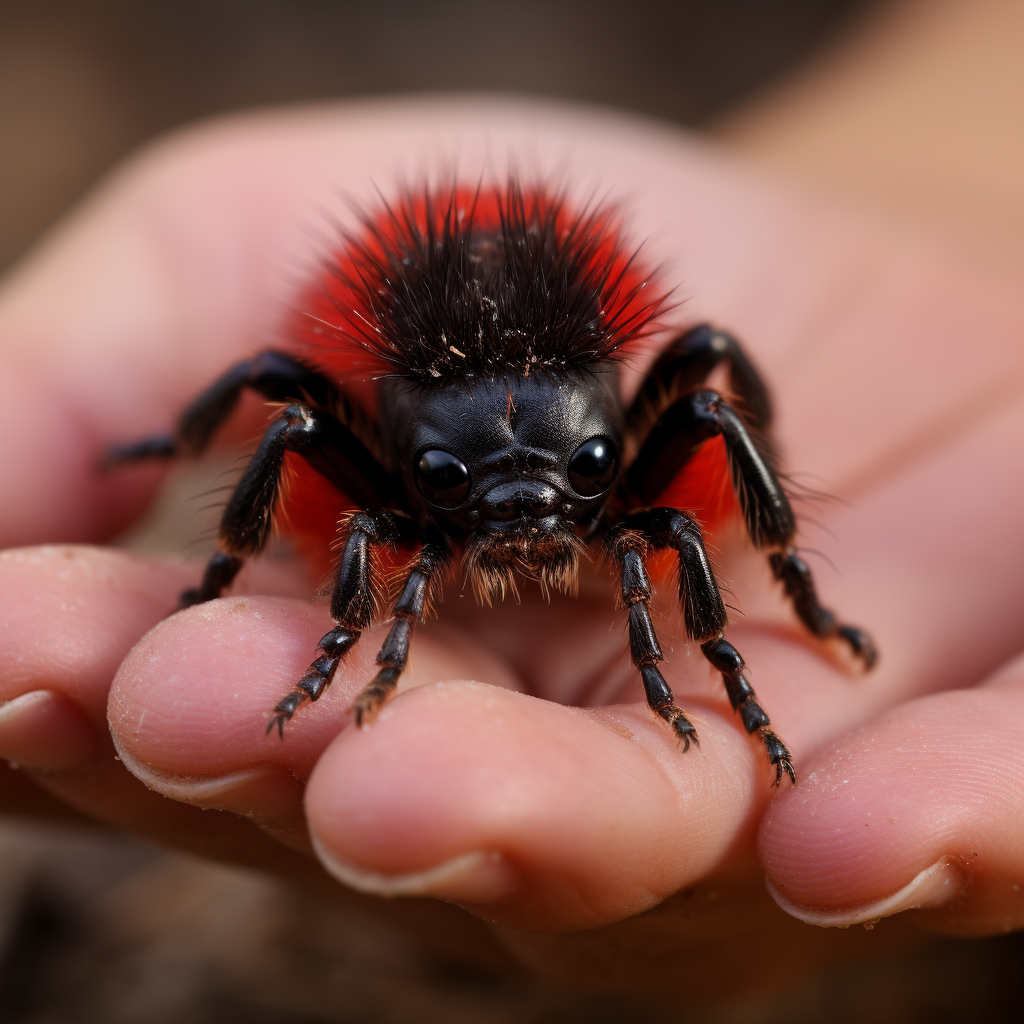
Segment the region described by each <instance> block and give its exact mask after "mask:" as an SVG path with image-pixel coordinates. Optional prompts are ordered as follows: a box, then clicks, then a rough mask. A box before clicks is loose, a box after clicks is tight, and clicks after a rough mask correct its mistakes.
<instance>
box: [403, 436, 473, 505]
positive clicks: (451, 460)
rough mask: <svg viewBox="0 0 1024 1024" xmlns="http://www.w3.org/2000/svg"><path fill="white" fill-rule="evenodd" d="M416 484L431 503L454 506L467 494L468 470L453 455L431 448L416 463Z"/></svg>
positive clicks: (459, 503)
mask: <svg viewBox="0 0 1024 1024" xmlns="http://www.w3.org/2000/svg"><path fill="white" fill-rule="evenodd" d="M416 486H417V487H418V488H419V492H420V494H422V495H423V497H424V498H426V499H427V501H429V502H430V503H431V504H432V505H439V506H440V507H441V508H455V507H456V506H458V505H461V504H462V503H463V502H464V501H465V500H466V496H467V495H468V494H469V470H468V469H466V466H465V464H464V463H463V462H461V461H460V460H459V459H457V458H455V456H454V455H449V454H448V452H442V451H440V450H439V449H437V448H433V449H431V450H430V451H429V452H424V453H423V454H422V455H421V456H420V461H419V462H418V463H417V464H416Z"/></svg>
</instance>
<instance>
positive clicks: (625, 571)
mask: <svg viewBox="0 0 1024 1024" xmlns="http://www.w3.org/2000/svg"><path fill="white" fill-rule="evenodd" d="M607 548H608V551H609V553H610V554H611V556H612V558H614V559H615V561H616V563H617V565H618V569H619V579H620V582H621V584H622V603H623V605H624V606H625V607H626V608H627V609H628V610H629V654H630V658H631V659H632V661H633V664H634V665H635V666H636V668H637V669H638V670H639V672H640V678H641V679H642V680H643V684H644V693H645V694H646V695H647V703H648V705H649V706H650V708H651V710H652V711H656V712H657V713H658V714H659V715H661V717H662V718H664V719H665V721H666V722H668V724H669V725H671V726H672V728H673V730H674V731H675V734H676V736H678V737H679V738H680V739H681V740H682V741H683V744H684V745H683V750H684V752H685V751H687V750H689V749H690V743H691V741H692V742H693V743H698V744H699V741H698V739H697V731H696V729H694V727H693V723H692V722H691V721H690V720H689V719H688V718H687V717H686V715H685V714H684V713H683V711H682V709H681V708H679V707H677V706H676V704H675V698H674V697H673V696H672V690H671V689H670V688H669V685H668V683H666V682H665V677H664V676H663V675H662V674H661V670H660V669H659V668H658V662H659V661H664V660H665V656H664V655H663V654H662V653H661V646H660V645H659V643H658V637H657V634H656V633H655V631H654V623H653V622H651V613H650V610H649V609H648V607H647V604H648V602H649V601H650V599H651V581H650V579H649V578H648V576H647V570H646V568H645V567H644V555H645V554H646V552H647V541H646V540H645V539H644V537H643V536H642V535H641V534H640V533H638V532H636V531H635V530H629V529H624V528H621V527H619V528H616V529H614V530H613V531H612V532H611V533H610V534H609V536H608V541H607Z"/></svg>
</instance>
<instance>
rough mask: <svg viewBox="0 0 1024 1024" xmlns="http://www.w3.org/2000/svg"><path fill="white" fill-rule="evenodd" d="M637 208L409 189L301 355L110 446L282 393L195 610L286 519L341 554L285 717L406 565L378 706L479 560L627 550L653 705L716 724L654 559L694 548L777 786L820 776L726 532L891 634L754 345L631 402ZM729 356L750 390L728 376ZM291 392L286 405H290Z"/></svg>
mask: <svg viewBox="0 0 1024 1024" xmlns="http://www.w3.org/2000/svg"><path fill="white" fill-rule="evenodd" d="M665 307H666V295H665V293H664V292H663V291H659V290H658V286H657V284H656V282H655V281H654V278H653V277H652V275H651V273H650V272H649V271H648V269H647V268H645V267H644V266H643V265H642V262H641V260H640V259H639V257H638V254H637V253H635V252H631V251H629V250H628V249H627V248H625V247H624V245H623V244H622V241H621V237H620V233H619V227H618V222H617V220H616V217H615V216H614V215H613V214H612V213H611V212H610V211H609V210H607V209H605V208H602V207H600V206H597V205H591V206H585V207H583V208H581V209H574V208H573V207H572V205H571V204H570V203H569V201H568V200H567V199H566V198H565V196H564V195H561V194H557V193H554V192H551V191H549V190H547V189H545V188H542V187H537V188H532V189H524V188H522V187H520V185H519V184H518V183H516V182H515V181H510V182H509V183H507V184H505V185H503V186H500V187H490V188H483V187H481V188H478V189H476V190H473V189H465V188H461V187H458V186H454V187H452V188H451V189H450V190H447V191H431V190H429V189H428V190H425V191H424V192H422V193H419V194H417V193H411V192H407V193H405V194H403V195H401V196H400V197H399V199H398V201H397V202H396V203H395V204H394V205H388V204H381V206H380V208H379V209H377V210H375V211H373V212H370V213H368V214H365V215H363V217H362V219H361V224H360V227H359V229H358V230H357V231H354V232H352V233H350V234H348V235H347V236H345V238H344V240H343V244H342V246H341V247H340V251H339V252H337V253H336V254H335V255H334V257H333V258H332V260H331V261H330V262H329V263H328V264H327V266H326V269H325V271H324V272H323V273H322V275H320V277H319V278H318V279H317V280H315V281H314V282H313V283H312V284H311V285H310V286H309V287H308V288H307V289H306V290H305V291H304V293H303V294H302V295H301V296H300V298H299V300H298V302H297V303H296V307H295V315H294V317H293V318H292V320H291V322H290V326H289V330H288V335H289V342H290V343H289V349H290V350H289V351H287V352H286V351H276V350H271V351H264V352H261V353H260V354H258V355H256V356H255V357H253V358H251V359H247V360H245V361H244V362H241V363H238V364H237V365H235V366H233V367H232V368H231V369H229V370H228V371H227V372H226V373H225V374H224V375H223V376H222V377H221V378H220V379H218V380H217V381H216V382H215V383H214V384H212V385H211V386H210V387H209V388H208V389H207V390H206V391H204V392H203V393H202V394H201V395H200V396H199V397H198V398H197V399H196V400H195V401H194V402H193V403H192V404H191V405H190V406H189V407H188V408H187V409H186V410H185V411H184V413H183V414H182V416H181V417H180V420H179V422H178V425H177V429H176V431H175V433H174V434H173V435H171V436H166V437H155V438H150V439H147V440H144V441H141V442H139V443H136V444H130V445H122V446H118V447H116V448H114V449H113V450H112V451H111V453H110V456H109V459H108V462H110V463H122V462H131V461H135V460H139V459H145V458H150V457H172V456H178V455H183V454H195V453H198V452H201V451H202V450H203V449H205V448H206V447H207V446H208V445H209V443H210V442H211V440H212V438H213V436H214V434H215V432H216V431H217V429H218V427H219V426H220V425H221V424H222V423H223V422H224V420H225V419H226V418H227V417H228V416H229V415H230V413H231V412H232V410H233V409H234V407H235V405H236V403H237V401H238V399H239V396H240V394H241V392H242V391H243V389H246V388H250V389H252V390H254V391H256V392H257V393H258V394H260V395H262V396H264V397H265V398H266V399H267V400H268V401H270V402H272V403H278V404H279V406H278V409H277V411H276V413H275V415H274V419H273V421H272V422H271V423H270V426H269V427H268V428H267V431H266V433H265V434H264V436H263V439H262V441H261V442H260V445H259V447H258V449H257V451H256V453H255V455H254V456H253V457H252V459H251V461H250V462H249V464H248V467H247V469H246V470H245V472H244V474H243V476H242V479H241V481H240V482H239V484H238V486H237V488H236V489H235V491H234V493H233V494H232V496H231V498H230V500H229V501H228V503H227V507H226V508H225V510H224V514H223V519H222V521H221V526H220V532H219V542H220V543H219V550H218V552H217V553H216V554H215V555H214V556H213V557H212V558H211V560H210V562H209V564H208V566H207V568H206V571H205V574H204V575H203V578H202V582H201V583H200V585H199V586H198V587H197V588H195V589H194V590H189V591H186V593H185V594H183V595H182V600H183V603H184V604H185V605H192V604H197V603H199V602H203V601H209V600H211V599H213V598H216V597H219V596H220V595H221V594H222V593H223V592H224V591H225V589H226V588H227V587H229V586H230V585H231V582H232V580H233V579H234V578H235V576H236V574H237V573H238V571H239V569H240V568H241V566H242V564H243V561H244V559H246V558H247V557H250V556H252V555H255V554H258V553H259V552H260V551H262V550H263V549H264V547H265V546H266V544H267V542H268V539H269V538H270V535H271V532H272V528H273V526H274V524H275V521H276V522H277V523H278V524H279V525H282V526H283V528H284V529H285V530H286V531H287V532H289V533H290V534H291V535H292V537H293V538H294V539H295V541H296V543H297V544H298V546H299V548H300V549H301V550H303V551H305V552H306V553H307V555H309V556H310V557H311V558H312V560H313V561H314V562H318V561H319V562H320V563H321V564H324V565H326V564H327V561H326V560H327V559H328V558H329V552H330V551H331V549H332V541H336V544H335V545H334V547H336V548H337V549H338V550H340V552H341V555H340V558H339V559H338V560H337V564H336V566H335V577H334V578H335V582H334V586H333V593H332V596H331V605H330V609H331V616H332V618H333V619H334V621H335V622H336V623H337V625H336V626H335V628H333V629H332V630H330V632H328V633H327V635H326V636H324V637H323V639H322V640H321V641H320V643H319V646H318V648H317V652H316V657H315V658H314V660H313V662H312V664H311V665H310V667H309V669H308V670H307V671H306V674H305V675H304V676H303V677H302V678H301V679H300V680H299V681H298V683H297V684H296V685H295V688H294V689H293V690H292V691H291V692H290V693H288V694H287V695H286V696H285V697H284V698H283V699H282V700H281V701H280V702H279V703H278V704H277V706H276V707H275V708H274V709H273V716H272V717H271V720H270V723H269V725H268V731H269V730H270V729H272V728H273V727H274V726H275V725H276V726H277V728H278V730H279V732H280V734H281V736H282V737H283V735H284V724H285V722H287V721H288V720H289V719H291V717H292V716H293V715H294V714H295V712H296V711H297V710H298V708H299V707H300V706H301V705H303V704H304V703H306V702H307V701H315V700H316V699H317V698H318V697H319V696H320V695H321V694H322V693H323V692H324V689H325V688H326V687H327V686H328V685H329V683H330V682H331V679H332V678H333V676H334V674H335V672H336V671H337V669H338V666H339V664H340V663H341V660H342V658H343V657H344V656H345V654H346V652H348V651H349V650H350V649H351V647H352V646H353V644H355V643H356V641H357V640H358V639H359V637H360V634H361V633H362V631H363V630H364V629H366V628H368V627H369V626H370V625H371V624H372V623H373V621H374V620H375V618H377V617H379V615H380V612H381V610H382V609H381V607H380V604H381V601H380V597H379V595H381V593H382V591H383V588H382V584H381V580H382V576H383V573H382V569H383V567H384V566H383V563H384V562H389V563H390V565H391V567H392V569H393V570H398V569H400V573H399V575H398V581H399V585H398V586H397V588H395V589H396V591H397V594H398V596H397V600H396V601H395V602H394V604H393V605H392V606H391V615H392V618H393V624H392V626H391V630H390V632H389V633H388V634H387V638H386V639H385V641H384V644H383V646H382V647H381V650H380V653H379V654H378V655H377V665H378V666H379V668H378V671H377V674H376V676H375V677H374V679H373V680H372V681H371V682H370V683H369V684H368V685H367V686H366V687H365V688H364V689H363V690H362V692H361V693H360V694H359V695H358V697H357V698H356V701H355V706H354V717H355V720H356V722H357V724H364V723H365V722H367V721H368V720H369V718H370V717H371V716H372V715H373V714H374V713H375V712H376V711H377V710H378V709H379V708H380V707H381V705H382V704H383V703H384V702H385V701H386V700H387V699H388V697H389V696H390V695H391V694H392V693H393V692H394V690H395V687H396V684H397V682H398V678H399V676H400V675H401V672H402V670H403V668H404V667H405V665H406V662H407V660H408V654H409V642H410V637H411V634H412V629H413V624H414V623H415V622H417V621H421V620H422V619H423V618H424V616H425V614H426V612H427V610H428V608H429V606H430V603H431V599H432V598H434V597H437V596H439V591H440V588H441V586H442V584H443V581H444V579H445V577H446V576H447V575H449V573H450V571H452V570H454V569H455V568H456V567H458V568H461V572H462V575H463V577H464V579H465V580H466V581H468V582H469V583H470V584H471V585H472V587H473V588H474V590H475V591H476V594H477V596H478V598H480V599H481V600H485V601H490V600H491V599H492V598H494V597H503V596H504V595H505V594H506V593H509V592H512V593H514V592H516V585H517V583H516V581H517V578H521V577H526V578H528V579H533V580H536V581H538V582H539V584H540V587H541V588H542V590H543V591H544V592H545V593H548V592H550V590H551V589H555V590H559V591H562V592H566V593H571V592H572V591H573V589H574V586H575V583H576V577H577V569H578V565H579V561H580V558H581V557H582V556H584V554H585V553H586V552H587V551H588V549H590V550H599V549H600V548H603V551H604V553H605V555H606V556H607V557H608V559H609V560H610V563H611V564H612V565H613V566H614V570H615V572H616V573H617V576H618V580H619V582H620V584H621V600H622V604H623V606H624V607H625V609H626V610H627V611H628V617H629V626H628V631H629V649H630V654H631V657H632V661H633V664H634V665H635V666H636V668H637V670H638V671H639V673H640V676H641V679H642V681H643V685H644V690H645V692H646V696H647V702H648V704H649V705H650V707H651V708H652V710H654V711H655V712H657V713H658V714H659V715H660V716H661V717H662V718H663V719H665V721H666V722H668V724H669V725H670V726H671V728H672V729H673V730H674V732H675V734H676V735H677V736H678V737H679V738H680V739H681V740H682V741H683V745H684V750H686V749H689V746H690V743H691V741H692V742H697V734H696V731H695V730H694V727H693V725H692V723H691V722H690V721H689V719H688V718H687V717H686V715H685V713H684V712H683V711H682V709H681V708H679V707H678V706H677V705H676V704H675V702H674V699H673V696H672V691H671V690H670V689H669V687H668V684H667V683H666V682H665V679H664V678H663V676H662V674H661V672H660V671H659V669H658V662H660V661H662V660H663V654H662V650H661V647H660V646H659V643H658V637H657V635H656V633H655V629H654V625H653V623H652V621H651V616H650V612H649V610H648V602H649V600H650V598H651V581H650V577H649V575H648V571H647V568H646V567H645V559H647V557H648V556H649V555H650V554H651V553H652V552H656V551H659V550H663V549H671V550H673V551H674V552H675V553H676V557H675V561H676V562H677V564H678V572H679V599H680V602H681V604H682V610H683V616H684V621H685V626H686V632H687V635H688V637H689V638H690V639H692V640H695V641H697V642H698V643H699V644H700V647H701V650H702V651H703V653H704V656H705V657H706V658H707V660H708V661H709V662H710V663H711V665H712V666H713V667H714V668H715V669H716V670H718V671H719V672H721V674H722V678H723V680H724V682H725V687H726V692H727V693H728V696H729V700H730V702H731V703H732V706H733V708H734V709H735V710H736V711H737V712H738V713H739V715H740V718H741V720H742V722H743V725H744V727H745V728H746V730H747V732H748V733H751V734H753V733H757V735H758V736H759V737H760V739H761V741H762V742H763V744H764V746H765V749H766V751H767V754H768V759H769V761H770V762H771V764H772V766H773V767H774V768H775V784H776V785H778V784H779V782H780V781H781V779H782V773H783V772H786V773H787V774H788V775H789V776H790V778H791V779H792V780H793V781H795V779H796V776H795V773H794V771H793V766H792V763H791V759H790V753H789V751H788V750H787V749H786V746H785V745H784V744H783V742H782V741H781V740H780V739H779V737H778V736H776V735H775V733H774V732H773V731H772V729H771V726H770V723H769V719H768V715H767V714H766V713H765V711H764V710H763V709H762V707H761V706H760V704H759V703H758V702H757V700H756V697H755V694H754V690H753V688H752V687H751V685H750V683H749V682H748V680H747V678H746V676H745V674H744V668H745V665H744V661H743V658H742V657H741V656H740V654H739V652H738V651H737V650H736V648H735V647H733V645H732V644H731V643H729V641H728V640H726V639H725V638H724V636H723V631H724V630H725V627H726V623H727V616H726V609H725V604H724V603H723V600H722V595H721V592H720V589H719V584H718V582H717V580H716V578H715V572H714V569H713V567H712V565H711V562H710V560H709V558H708V553H707V550H706V547H705V540H704V533H705V531H714V530H715V529H716V528H717V527H719V526H721V525H722V524H723V523H724V522H725V521H727V520H728V519H729V518H730V517H733V516H737V515H739V516H742V518H743V520H744V521H745V523H746V528H747V531H748V532H749V535H750V539H751V541H752V542H753V544H754V545H755V547H757V548H758V549H760V550H762V551H765V552H767V554H768V559H769V562H770V564H771V569H772V572H773V573H774V575H775V577H776V578H777V579H778V580H779V581H780V582H781V583H782V585H783V587H784V589H785V592H786V594H787V595H788V597H789V598H790V600H791V601H792V604H793V607H794V609H795V611H796V614H797V616H798V617H799V618H800V620H801V621H802V622H803V624H804V625H805V626H806V627H807V629H808V630H809V631H810V632H811V633H812V634H814V635H815V636H817V637H822V638H829V637H837V638H840V639H841V640H842V641H844V642H845V643H846V644H847V645H849V647H850V649H851V650H852V652H853V654H854V655H855V656H856V657H857V658H858V659H859V660H860V661H861V662H862V664H863V666H864V667H865V668H867V669H869V668H871V667H872V665H873V664H874V661H875V657H876V655H875V649H874V645H873V643H872V641H871V638H870V637H869V636H868V635H867V634H866V633H865V632H863V631H862V630H860V629H857V628H855V627H852V626H847V625H843V624H842V623H840V622H839V621H838V620H837V619H836V617H835V615H833V613H832V612H830V611H829V610H828V609H826V608H823V607H822V606H821V605H820V604H819V603H818V599H817V597H816V595H815V587H814V581H813V579H812V576H811V572H810V569H809V568H808V566H807V564H806V563H805V562H804V561H803V559H802V558H801V557H800V556H799V555H798V554H797V552H796V550H795V549H794V547H793V539H794V534H795V529H796V521H795V518H794V515H793V511H792V508H791V506H790V502H789V499H788V497H787V495H786V491H785V489H784V487H783V486H782V484H781V483H780V480H779V475H778V470H777V466H776V458H775V456H774V453H773V447H772V443H771V440H770V433H769V431H770V426H771V420H772V408H771V402H770V399H769V395H768V391H767V389H766V388H765V385H764V383H763V382H762V380H761V377H760V376H759V374H758V372H757V370H756V369H755V367H754V366H753V364H752V363H751V361H750V359H749V358H748V357H747V356H746V354H745V353H744V351H743V349H742V348H741V347H740V345H739V343H738V342H737V341H736V340H735V339H734V338H732V337H731V336H730V335H728V334H726V333H724V332H722V331H719V330H716V329H715V328H713V327H711V326H709V325H707V324H701V325H699V326H695V327H692V328H691V329H689V330H687V331H685V333H682V334H681V335H680V336H678V337H677V338H675V339H674V340H673V341H672V342H671V343H670V344H669V345H668V346H667V347H666V348H665V349H664V351H663V352H662V353H661V355H660V357H659V358H658V359H657V361H656V362H655V364H654V366H653V368H652V369H651V371H650V373H649V374H648V375H647V377H646V379H645V380H644V382H643V384H642V386H641V387H640V391H639V394H638V395H637V397H636V399H635V400H634V401H633V402H632V403H631V404H630V405H628V407H627V406H626V405H625V404H624V402H623V399H622V397H621V395H620V389H619V366H620V362H621V358H622V357H623V356H624V355H625V354H627V353H628V352H629V351H630V350H631V348H635V346H636V344H637V343H638V341H639V339H641V338H643V337H645V336H649V334H650V333H651V330H652V328H653V326H654V325H655V324H656V323H657V318H658V317H659V315H661V314H663V313H664V310H665ZM720 366H722V367H724V368H725V369H726V370H727V371H728V380H729V390H730V392H731V394H730V396H729V398H728V399H727V398H726V397H725V396H723V395H722V394H720V393H718V392H717V391H714V390H711V389H709V388H708V387H706V386H705V383H706V381H707V379H708V377H709V375H710V374H711V373H712V371H713V370H715V369H716V368H717V367H720ZM281 406H283V408H282V407H281Z"/></svg>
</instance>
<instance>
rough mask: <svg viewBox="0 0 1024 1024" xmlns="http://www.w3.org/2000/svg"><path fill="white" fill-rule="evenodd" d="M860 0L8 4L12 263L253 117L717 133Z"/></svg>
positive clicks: (1, 59)
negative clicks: (568, 124)
mask: <svg viewBox="0 0 1024 1024" xmlns="http://www.w3.org/2000/svg"><path fill="white" fill-rule="evenodd" d="M862 6H863V3H862V2H859V0H773V2H771V3H763V2H758V0H715V2H713V3H708V2H699V0H674V2H673V0H631V2H629V3H623V2H622V0H590V2H586V0H575V2H574V0H568V2H561V3H560V2H558V0H488V2H480V0H373V2H365V0H363V2H344V0H292V2H284V0H173V2H171V0H150V2H148V3H144V4H140V3H130V2H127V0H89V2H87V3H81V2H78V3H75V2H72V0H0V153H2V155H0V267H6V266H8V265H9V264H10V263H11V261H12V260H14V259H15V258H17V256H18V254H19V253H21V252H22V251H24V249H25V247H26V246H27V245H29V244H30V243H31V242H32V240H33V239H34V238H36V237H37V236H38V235H39V233H40V232H41V231H42V230H44V229H45V228H46V226H47V225H48V224H50V223H52V222H53V221H54V220H55V219H56V218H57V217H59V216H60V214H61V213H63V212H64V211H65V210H67V209H68V208H69V207H70V206H71V205H72V204H73V203H74V202H75V201H76V200H77V199H79V198H80V197H81V196H82V194H83V193H84V192H85V191H86V190H87V189H88V187H89V186H90V185H91V184H92V183H93V182H94V181H95V180H96V179H97V178H98V177H100V176H101V175H102V174H103V172H104V171H105V170H107V169H108V168H109V167H110V166H111V164H113V163H115V162H116V161H117V160H118V159H119V158H121V157H122V156H124V155H125V154H127V153H129V152H130V151H131V150H133V149H134V148H135V147H137V146H139V145H140V144H141V143H144V142H145V141H146V140H147V139H151V138H153V136H155V135H157V134H159V133H160V132H163V131H167V130H168V129H172V128H175V127H176V126H178V125H182V124H186V123H187V122H189V121H194V120H196V119H197V118H203V117H209V116H211V115H215V114H220V113H223V112H226V111H231V110H238V109H241V108H244V107H250V106H257V105H263V104H272V103H294V102H301V101H304V100H318V99H328V98H337V97H356V96H366V95H371V94H381V93H396V92H423V91H446V90H495V91H511V92H519V93H531V94H537V95H544V96H559V97H565V98H570V99H577V100H584V101H587V102H591V103H600V104H605V105H611V106H615V107H621V108H626V109H629V110H634V111H638V112H641V113H645V114H651V115H655V116H658V117H662V118H667V119H668V120H671V121H675V122H676V123H678V124H684V125H692V126H699V125H702V124H706V123H708V122H709V121H711V120H712V119H714V118H715V117H717V116H719V115H720V114H722V113H723V112H724V111H726V110H727V109H728V108H730V107H731V106H733V105H734V104H736V103H738V102H739V101H741V100H742V99H743V98H745V97H746V96H748V95H750V94H752V93H754V92H756V91H757V90H758V89H760V88H762V87H763V86H764V85H765V84H766V83H767V82H770V81H771V80H772V79H774V78H776V77H777V76H779V75H780V74H782V73H783V72H784V71H785V70H786V69H787V68H789V67H791V66H792V65H793V64H795V63H797V62H799V61H800V60H801V59H802V58H804V57H805V56H806V55H808V54H809V53H811V52H812V51H814V50H815V49H816V48H817V47H818V46H819V45H821V43H822V42H823V41H824V40H826V39H827V38H829V36H830V35H832V34H834V33H836V32H837V31H839V30H840V29H841V28H842V26H843V25H844V23H845V22H847V21H848V20H849V18H850V17H851V15H853V14H854V13H855V12H856V11H857V10H858V9H859V8H860V7H862Z"/></svg>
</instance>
